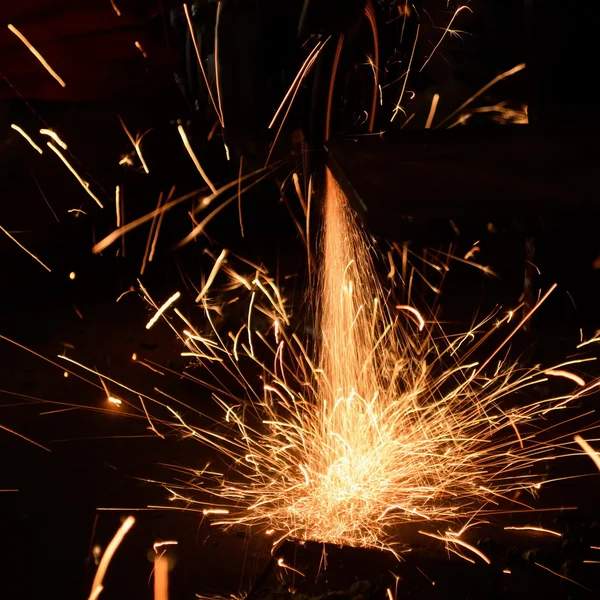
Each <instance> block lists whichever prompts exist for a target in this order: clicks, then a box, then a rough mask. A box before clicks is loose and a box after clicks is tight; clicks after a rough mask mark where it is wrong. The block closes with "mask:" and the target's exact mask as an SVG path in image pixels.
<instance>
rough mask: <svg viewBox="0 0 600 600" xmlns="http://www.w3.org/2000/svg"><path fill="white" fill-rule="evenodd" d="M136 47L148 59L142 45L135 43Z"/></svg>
mask: <svg viewBox="0 0 600 600" xmlns="http://www.w3.org/2000/svg"><path fill="white" fill-rule="evenodd" d="M135 47H136V48H137V49H138V50H139V51H140V52H141V53H142V56H143V57H144V58H148V55H147V54H146V51H145V50H144V49H143V48H142V45H141V44H140V43H139V42H135Z"/></svg>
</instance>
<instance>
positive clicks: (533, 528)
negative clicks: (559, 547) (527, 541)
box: [504, 525, 562, 537]
mask: <svg viewBox="0 0 600 600" xmlns="http://www.w3.org/2000/svg"><path fill="white" fill-rule="evenodd" d="M504 529H505V530H506V529H511V530H513V531H535V532H537V533H547V534H548V535H554V536H556V537H562V533H559V532H558V531H552V529H545V528H544V527H536V526H535V525H523V527H505V528H504Z"/></svg>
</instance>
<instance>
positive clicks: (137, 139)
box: [117, 115, 150, 174]
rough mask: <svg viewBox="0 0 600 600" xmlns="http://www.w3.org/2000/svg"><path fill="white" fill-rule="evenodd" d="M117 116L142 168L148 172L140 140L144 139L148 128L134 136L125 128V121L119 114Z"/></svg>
mask: <svg viewBox="0 0 600 600" xmlns="http://www.w3.org/2000/svg"><path fill="white" fill-rule="evenodd" d="M117 116H118V117H119V121H120V122H121V126H122V127H123V131H125V134H126V135H127V137H128V138H129V141H130V142H131V145H132V146H133V149H134V150H135V152H136V154H137V155H138V158H139V159H140V163H141V164H142V168H143V169H144V171H145V172H146V174H148V173H150V169H149V168H148V165H147V164H146V161H145V160H144V156H143V155H142V147H141V146H142V140H143V139H144V137H146V135H147V134H148V133H150V130H148V131H146V132H145V133H143V134H142V135H139V136H136V137H135V138H134V137H133V136H132V135H131V133H130V131H129V129H127V126H126V125H125V121H123V119H122V117H121V115H117ZM119 164H120V163H119Z"/></svg>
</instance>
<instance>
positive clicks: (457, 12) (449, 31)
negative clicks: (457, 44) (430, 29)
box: [419, 5, 473, 73]
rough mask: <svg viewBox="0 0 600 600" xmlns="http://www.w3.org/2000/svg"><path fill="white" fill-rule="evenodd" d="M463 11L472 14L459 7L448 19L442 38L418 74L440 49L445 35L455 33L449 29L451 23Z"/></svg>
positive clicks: (466, 8) (464, 7)
mask: <svg viewBox="0 0 600 600" xmlns="http://www.w3.org/2000/svg"><path fill="white" fill-rule="evenodd" d="M463 10H468V11H469V12H470V13H472V12H473V11H472V10H471V9H470V8H469V7H468V6H466V5H463V6H459V7H458V8H457V9H456V11H455V13H454V14H453V15H452V18H451V19H450V22H449V23H448V26H447V27H446V28H445V29H444V33H443V34H442V37H441V38H440V41H439V42H438V43H437V44H436V45H435V47H434V48H433V50H432V51H431V54H430V55H429V56H428V57H427V60H426V61H425V62H424V63H423V66H422V67H421V68H420V69H419V73H420V72H421V71H422V70H423V69H424V68H425V67H426V66H427V63H428V62H429V61H430V60H431V59H432V58H433V55H434V54H435V52H436V50H437V49H438V48H439V47H440V44H441V43H442V42H443V41H444V38H445V37H446V35H447V34H448V33H450V34H453V33H455V32H454V31H453V30H452V29H450V27H452V23H454V19H456V17H458V15H459V14H460V13H461V12H462V11H463Z"/></svg>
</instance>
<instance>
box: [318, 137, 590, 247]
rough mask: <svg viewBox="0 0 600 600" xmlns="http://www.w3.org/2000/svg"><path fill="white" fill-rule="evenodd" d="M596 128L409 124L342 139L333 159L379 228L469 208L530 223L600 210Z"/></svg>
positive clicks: (518, 224) (417, 227) (480, 215)
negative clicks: (421, 127)
mask: <svg viewBox="0 0 600 600" xmlns="http://www.w3.org/2000/svg"><path fill="white" fill-rule="evenodd" d="M595 138H596V134H595V132H594V131H589V130H573V129H570V130H556V129H554V130H545V129H537V128H533V127H527V126H515V127H503V128H497V129H490V130H487V131H486V130H481V129H479V130H473V129H461V130H458V129H453V130H451V131H442V130H439V131H438V130H435V131H406V132H399V133H398V134H396V135H394V136H386V137H377V136H375V137H362V138H354V139H339V140H334V141H332V142H330V143H329V144H328V163H329V166H330V168H331V169H332V171H333V172H334V174H335V176H336V178H337V179H338V180H339V181H340V183H341V185H342V187H343V188H344V191H345V193H346V194H347V195H348V197H349V198H350V199H351V202H352V204H353V205H354V207H355V209H356V210H357V211H358V212H359V213H360V214H361V215H362V216H363V217H364V219H365V220H366V223H367V225H368V227H369V228H370V230H371V231H372V232H373V233H375V234H377V235H381V236H384V237H391V238H396V237H398V236H401V237H407V236H408V238H411V237H413V236H414V235H419V234H420V233H422V231H421V225H423V224H424V223H426V222H429V223H430V224H431V221H432V220H446V221H447V220H449V219H461V218H463V219H469V220H484V221H485V222H487V221H490V220H493V219H501V220H502V219H504V220H505V221H507V222H511V223H513V224H514V227H513V229H514V230H518V231H523V232H525V231H530V230H531V229H532V228H533V229H535V227H536V223H539V220H540V217H544V216H551V215H552V214H555V215H556V214H561V213H567V214H568V213H573V212H574V211H582V210H584V211H590V212H596V211H597V210H598V208H599V205H598V192H597V186H596V179H597V172H598V170H597V164H598V159H599V158H600V156H599V154H600V153H599V151H598V148H597V145H596V144H595V142H594V139H595Z"/></svg>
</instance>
